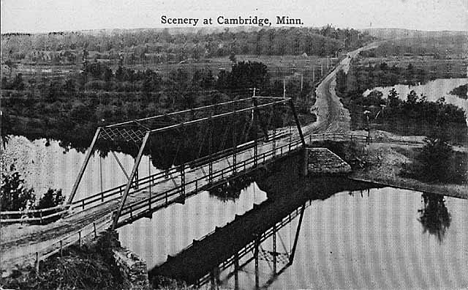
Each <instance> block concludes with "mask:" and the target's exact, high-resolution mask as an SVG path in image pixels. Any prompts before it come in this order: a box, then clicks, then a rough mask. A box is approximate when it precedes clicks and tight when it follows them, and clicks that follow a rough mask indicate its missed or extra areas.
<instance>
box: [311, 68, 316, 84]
mask: <svg viewBox="0 0 468 290" xmlns="http://www.w3.org/2000/svg"><path fill="white" fill-rule="evenodd" d="M312 83H313V84H315V67H314V65H312Z"/></svg>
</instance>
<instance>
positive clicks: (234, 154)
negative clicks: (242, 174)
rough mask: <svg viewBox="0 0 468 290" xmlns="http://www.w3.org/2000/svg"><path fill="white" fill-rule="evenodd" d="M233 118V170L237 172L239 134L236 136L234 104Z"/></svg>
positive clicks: (234, 108) (234, 107)
mask: <svg viewBox="0 0 468 290" xmlns="http://www.w3.org/2000/svg"><path fill="white" fill-rule="evenodd" d="M232 120H233V126H232V127H233V128H232V146H233V150H232V166H233V168H232V171H233V173H236V154H237V140H236V139H237V136H236V123H235V122H236V106H235V105H233V114H232Z"/></svg>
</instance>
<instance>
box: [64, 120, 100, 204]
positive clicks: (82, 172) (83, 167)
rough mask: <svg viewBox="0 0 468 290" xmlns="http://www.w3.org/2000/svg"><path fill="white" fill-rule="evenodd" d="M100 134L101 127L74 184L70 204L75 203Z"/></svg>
mask: <svg viewBox="0 0 468 290" xmlns="http://www.w3.org/2000/svg"><path fill="white" fill-rule="evenodd" d="M100 133H101V127H99V128H97V130H96V133H94V137H93V141H92V142H91V145H90V146H89V148H88V151H87V152H86V156H85V160H84V162H83V164H82V165H81V168H80V172H79V173H78V177H77V178H76V180H75V183H74V184H73V188H72V191H71V193H70V197H69V198H68V201H67V203H68V204H71V203H72V202H73V198H74V197H75V195H76V191H77V190H78V186H79V185H80V182H81V178H83V174H84V172H85V170H86V167H87V166H88V162H89V159H91V155H92V154H93V151H94V146H96V141H97V139H98V138H99V134H100Z"/></svg>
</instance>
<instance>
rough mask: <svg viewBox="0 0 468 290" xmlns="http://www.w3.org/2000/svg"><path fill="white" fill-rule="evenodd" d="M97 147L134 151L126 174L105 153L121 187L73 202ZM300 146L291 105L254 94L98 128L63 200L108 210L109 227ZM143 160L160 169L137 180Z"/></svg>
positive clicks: (76, 208)
mask: <svg viewBox="0 0 468 290" xmlns="http://www.w3.org/2000/svg"><path fill="white" fill-rule="evenodd" d="M100 144H101V145H102V144H107V145H111V146H126V148H130V150H133V151H132V152H134V154H133V155H134V164H133V167H132V168H131V170H127V169H126V168H125V167H124V166H123V164H122V162H121V161H120V160H119V158H118V157H117V155H116V154H115V153H114V152H113V151H111V154H112V155H113V156H114V158H115V160H116V163H117V164H116V165H118V166H119V167H120V170H122V171H123V173H124V175H125V176H126V179H127V182H126V183H125V184H121V185H119V186H116V187H114V188H111V189H107V190H104V191H100V192H97V193H95V194H91V195H87V196H86V197H83V198H81V199H76V198H75V197H76V193H77V190H78V188H79V186H80V185H81V180H82V177H83V175H84V173H85V172H86V170H87V167H88V163H89V160H90V159H91V157H92V156H93V154H94V152H95V151H96V150H97V149H98V147H99V145H100ZM119 144H121V145H119ZM305 145H306V143H305V140H304V136H303V134H302V131H301V126H300V124H299V119H298V117H297V114H296V110H295V107H294V104H293V102H292V100H291V99H283V98H274V97H262V96H254V97H251V98H245V99H239V100H234V101H229V102H224V103H218V104H213V105H208V106H203V107H198V108H194V109H188V110H184V111H179V112H173V113H167V114H163V115H158V116H153V117H148V118H143V119H138V120H132V121H128V122H123V123H119V124H113V125H108V126H105V127H100V128H98V129H97V130H96V133H95V134H94V138H93V141H92V143H91V145H90V146H89V148H88V150H87V153H86V156H85V160H84V162H83V164H82V167H81V169H80V171H79V174H78V177H77V179H76V181H75V183H74V186H73V188H72V192H71V194H70V195H69V199H68V202H67V203H68V206H69V212H70V213H71V214H72V215H73V214H78V213H80V212H81V213H83V212H88V211H89V212H90V213H91V212H92V213H96V212H97V213H100V216H102V215H104V214H108V213H109V212H113V214H112V216H113V217H112V228H113V229H115V228H117V227H119V226H121V225H123V224H126V223H130V222H132V221H134V220H136V219H139V218H141V217H144V216H150V215H151V213H153V212H154V211H156V210H158V209H161V208H164V207H167V206H168V205H170V204H172V203H176V202H179V203H184V201H185V199H186V198H187V197H189V196H192V195H195V194H197V193H198V192H201V191H203V190H207V189H209V188H211V187H213V186H216V185H217V184H220V183H223V182H226V180H228V179H229V178H233V177H236V176H240V175H243V174H246V173H249V172H252V171H254V170H256V169H257V168H259V167H260V166H263V165H264V164H265V163H268V162H272V161H274V160H276V159H278V158H281V157H284V156H286V155H289V154H290V153H292V152H296V151H298V150H300V149H302V148H304V147H305ZM145 155H150V157H149V158H152V160H151V161H152V162H153V164H154V163H157V164H163V165H165V167H166V168H165V169H164V170H160V171H158V172H156V173H154V174H149V175H148V176H145V177H142V178H139V172H138V168H139V165H140V163H141V160H142V158H144V156H145ZM158 159H159V160H158ZM158 162H159V163H158ZM101 170H102V169H101ZM100 174H101V176H102V172H101V173H100Z"/></svg>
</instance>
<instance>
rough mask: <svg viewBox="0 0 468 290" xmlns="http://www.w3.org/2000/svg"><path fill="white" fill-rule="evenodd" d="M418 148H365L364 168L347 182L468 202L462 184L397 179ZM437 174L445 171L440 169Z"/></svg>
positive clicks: (374, 145) (387, 145)
mask: <svg viewBox="0 0 468 290" xmlns="http://www.w3.org/2000/svg"><path fill="white" fill-rule="evenodd" d="M421 147H422V145H418V144H417V143H415V144H413V145H404V144H394V143H372V144H369V145H368V146H366V148H365V153H364V154H363V156H362V158H363V160H364V162H365V163H366V166H365V167H364V168H361V169H357V170H354V171H353V173H352V174H351V175H350V176H349V178H350V179H352V180H356V181H366V182H373V183H378V184H381V185H385V186H391V187H396V188H403V189H410V190H415V191H421V192H429V193H436V194H443V195H446V196H452V197H458V198H464V199H468V183H467V182H466V181H465V183H464V184H441V183H425V182H422V181H419V180H416V179H412V178H408V177H403V176H402V175H401V172H402V171H403V169H404V167H405V166H406V165H407V164H410V163H411V162H412V161H413V158H412V156H413V155H414V154H415V151H416V150H417V149H418V148H421ZM465 156H466V153H465ZM440 170H445V169H444V168H441V169H440ZM467 171H468V168H467Z"/></svg>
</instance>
